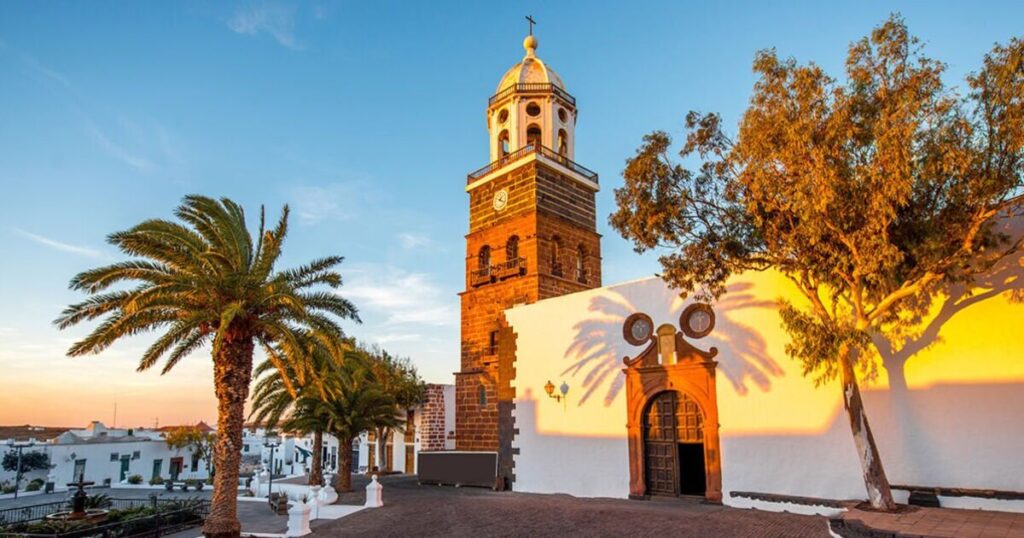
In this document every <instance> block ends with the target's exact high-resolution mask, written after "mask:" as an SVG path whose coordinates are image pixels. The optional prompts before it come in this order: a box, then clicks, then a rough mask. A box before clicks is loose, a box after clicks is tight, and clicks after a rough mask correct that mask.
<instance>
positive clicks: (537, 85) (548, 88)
mask: <svg viewBox="0 0 1024 538" xmlns="http://www.w3.org/2000/svg"><path fill="white" fill-rule="evenodd" d="M547 92H551V93H553V94H555V95H557V96H558V97H559V98H561V99H562V100H564V101H565V102H567V103H569V104H570V105H572V106H576V98H575V97H573V96H572V95H569V92H567V91H565V90H563V89H562V88H559V87H558V86H556V85H554V84H551V83H550V82H520V83H518V84H513V85H511V86H508V87H507V88H505V89H503V90H501V91H500V92H498V93H496V94H494V95H492V96H491V98H490V99H488V100H487V106H490V105H493V104H494V103H497V102H498V101H501V100H502V99H504V98H506V97H508V96H510V95H512V94H513V93H547Z"/></svg>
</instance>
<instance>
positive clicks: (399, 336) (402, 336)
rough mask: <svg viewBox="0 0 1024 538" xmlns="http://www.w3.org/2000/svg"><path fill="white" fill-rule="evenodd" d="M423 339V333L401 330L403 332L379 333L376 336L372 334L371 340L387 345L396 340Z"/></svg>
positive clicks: (416, 340)
mask: <svg viewBox="0 0 1024 538" xmlns="http://www.w3.org/2000/svg"><path fill="white" fill-rule="evenodd" d="M422 339H423V335H421V334H415V333H405V332H401V333H399V332H394V333H386V334H378V335H376V336H371V337H370V340H372V341H373V342H374V343H376V344H380V345H382V346H383V345H387V344H393V343H395V342H418V341H420V340H422Z"/></svg>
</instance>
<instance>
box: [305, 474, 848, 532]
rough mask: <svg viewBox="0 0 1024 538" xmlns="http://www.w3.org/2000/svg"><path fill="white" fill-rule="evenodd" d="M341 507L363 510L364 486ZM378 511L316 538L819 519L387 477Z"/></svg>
mask: <svg viewBox="0 0 1024 538" xmlns="http://www.w3.org/2000/svg"><path fill="white" fill-rule="evenodd" d="M353 482H354V483H353V487H354V488H355V490H356V491H354V492H353V493H349V494H345V495H343V496H342V498H341V499H340V500H339V502H342V503H346V504H357V503H362V501H363V499H364V498H365V494H364V492H363V487H364V486H365V484H366V480H365V479H361V478H360V479H356V480H353ZM381 482H382V484H383V485H384V507H383V508H378V509H368V510H363V511H362V512H359V513H356V514H353V515H351V516H348V517H345V518H342V519H339V520H336V521H330V522H324V523H323V524H322V525H317V526H316V528H314V532H315V536H403V537H404V536H488V537H491V536H570V535H571V536H617V537H621V536H630V537H633V536H651V537H654V536H657V537H665V536H681V537H702V538H705V537H733V536H735V537H744V538H747V537H750V538H757V537H786V538H800V537H815V538H818V537H822V538H827V537H828V536H829V533H828V530H827V522H826V520H825V518H821V517H813V516H801V515H794V514H780V513H774V512H762V511H756V510H741V509H736V508H728V507H724V506H718V505H708V504H703V503H700V502H696V501H676V500H672V501H627V500H618V499H579V498H576V497H571V496H568V495H533V494H525V493H509V492H494V491H490V490H487V489H479V488H453V487H439V486H420V485H418V484H417V483H416V479H415V477H409V476H389V477H384V479H383V480H382V481H381Z"/></svg>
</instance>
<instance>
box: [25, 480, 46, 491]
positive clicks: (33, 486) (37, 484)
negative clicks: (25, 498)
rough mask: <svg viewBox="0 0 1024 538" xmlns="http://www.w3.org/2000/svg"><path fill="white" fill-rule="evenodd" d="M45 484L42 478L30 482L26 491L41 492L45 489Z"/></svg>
mask: <svg viewBox="0 0 1024 538" xmlns="http://www.w3.org/2000/svg"><path fill="white" fill-rule="evenodd" d="M45 483H46V481H45V480H43V479H42V478H36V479H34V480H32V481H31V482H29V483H28V485H27V486H25V491H39V490H41V489H43V484H45Z"/></svg>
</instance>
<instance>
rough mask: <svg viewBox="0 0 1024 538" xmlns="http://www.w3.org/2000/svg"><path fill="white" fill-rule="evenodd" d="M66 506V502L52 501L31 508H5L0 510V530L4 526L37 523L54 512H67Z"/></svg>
mask: <svg viewBox="0 0 1024 538" xmlns="http://www.w3.org/2000/svg"><path fill="white" fill-rule="evenodd" d="M67 506H68V502H67V501H53V502H48V503H42V504H33V505H31V506H17V507H15V508H5V509H3V510H0V529H2V528H3V526H4V525H11V524H14V523H25V522H29V521H38V520H40V519H43V518H44V517H46V516H48V515H50V514H53V513H55V512H60V511H61V510H67Z"/></svg>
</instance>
